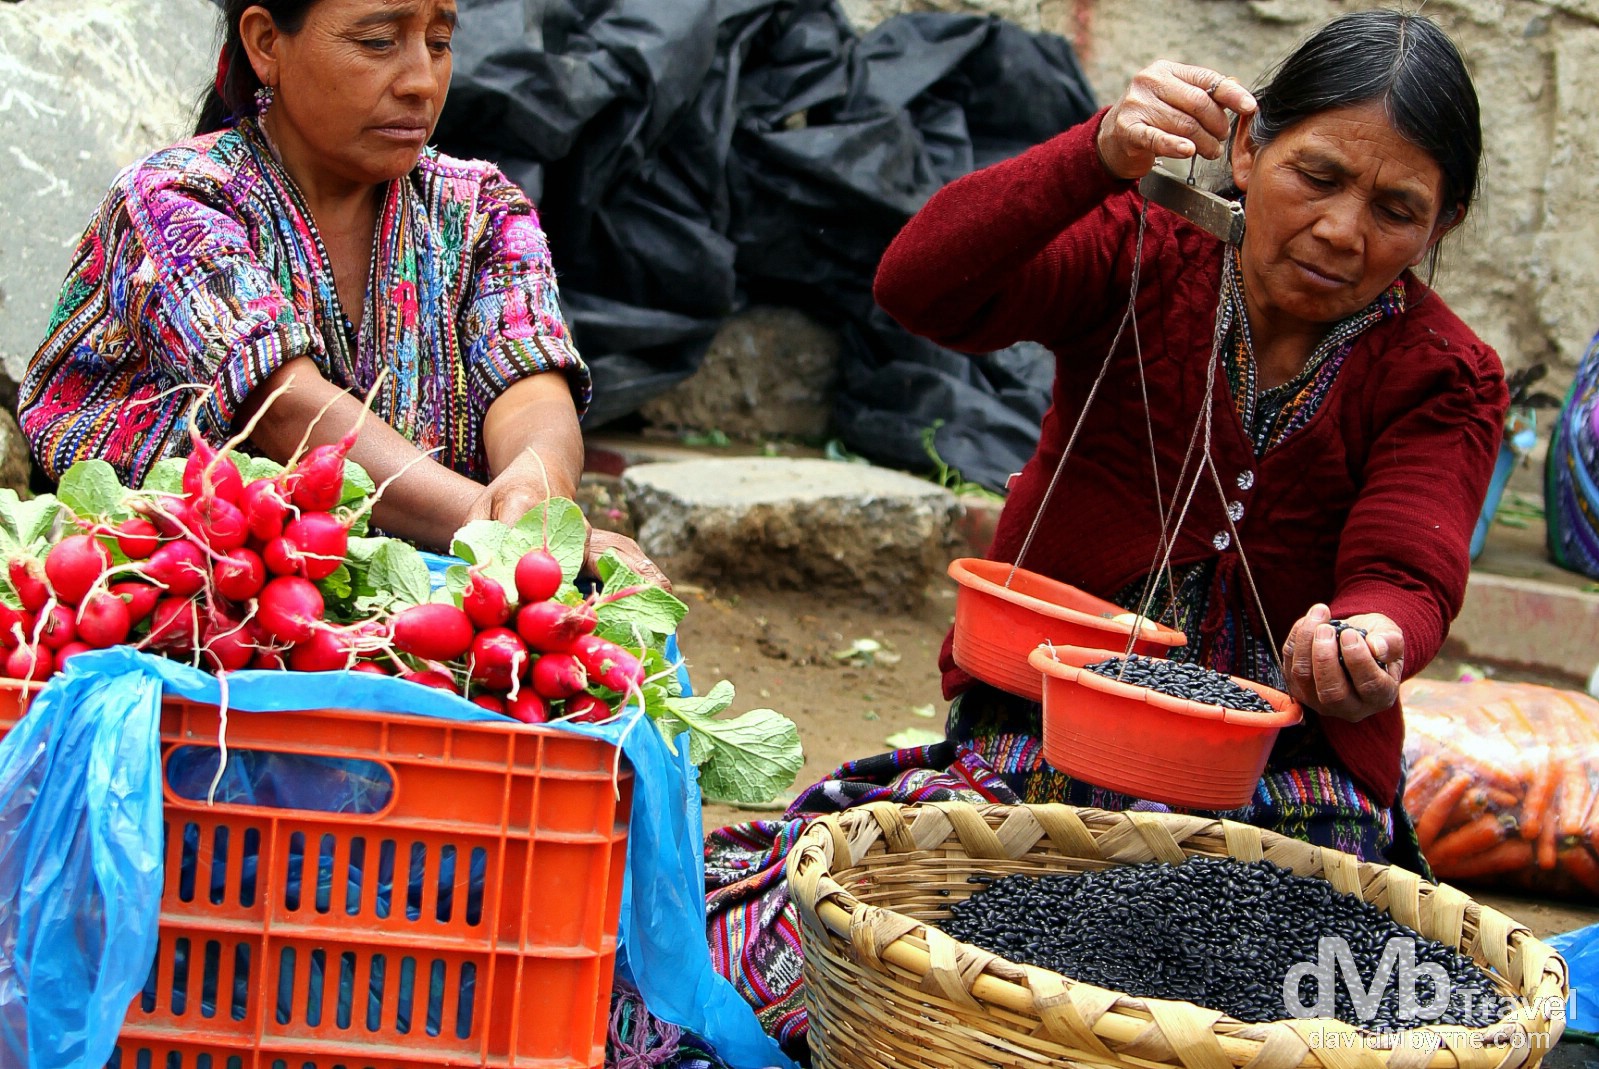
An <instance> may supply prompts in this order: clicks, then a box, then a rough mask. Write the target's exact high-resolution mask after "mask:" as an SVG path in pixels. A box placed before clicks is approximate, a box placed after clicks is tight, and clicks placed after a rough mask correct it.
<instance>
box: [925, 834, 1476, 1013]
mask: <svg viewBox="0 0 1599 1069" xmlns="http://www.w3.org/2000/svg"><path fill="white" fill-rule="evenodd" d="M968 881H969V882H974V883H980V882H984V881H985V878H984V877H981V876H971V877H968ZM943 928H944V930H945V931H946V932H948V933H949V934H950V935H951V936H953V937H954V938H956V939H960V940H962V941H965V942H968V943H972V944H974V945H976V946H980V947H983V948H984V949H986V950H989V951H992V952H993V953H996V954H1001V955H1003V956H1004V957H1006V958H1009V959H1010V960H1012V961H1017V962H1023V963H1026V964H1030V965H1036V966H1038V967H1040V968H1045V969H1050V970H1053V971H1055V972H1059V973H1061V974H1063V975H1066V976H1070V977H1073V978H1075V979H1078V980H1082V981H1084V982H1087V983H1092V984H1097V985H1100V986H1103V987H1107V988H1111V989H1113V990H1117V991H1121V992H1124V993H1126V994H1129V995H1133V996H1135V997H1141V998H1169V999H1182V1000H1185V1001H1189V1002H1193V1003H1196V1004H1198V1005H1202V1006H1207V1007H1210V1008H1212V1009H1215V1010H1219V1011H1221V1012H1223V1013H1227V1014H1230V1015H1231V1016H1233V1017H1236V1018H1238V1019H1239V1020H1242V1021H1250V1022H1255V1021H1276V1020H1281V1019H1283V1018H1286V1017H1290V1016H1293V1015H1294V1012H1295V1007H1292V1006H1290V1005H1288V1004H1287V1002H1286V1000H1285V989H1284V983H1285V981H1286V979H1287V977H1288V976H1289V975H1290V969H1292V968H1293V967H1294V966H1295V965H1296V964H1299V963H1306V964H1307V965H1310V966H1315V965H1317V963H1318V962H1319V961H1323V959H1322V958H1321V957H1320V951H1321V945H1320V940H1321V938H1322V937H1324V936H1334V937H1338V938H1340V939H1342V940H1343V943H1344V945H1346V946H1347V947H1348V961H1349V962H1350V963H1352V964H1353V965H1354V967H1355V969H1356V971H1357V972H1358V974H1359V976H1358V978H1357V980H1358V984H1359V986H1360V990H1361V991H1362V992H1371V993H1372V994H1373V995H1374V996H1376V997H1375V998H1374V1000H1373V1002H1371V1003H1367V1004H1366V1005H1365V1006H1364V1009H1365V1010H1367V1011H1370V1012H1368V1013H1367V1014H1366V1015H1364V1016H1363V1015H1362V1013H1361V1012H1360V1011H1361V1009H1362V1007H1361V1006H1359V1005H1357V1003H1356V1000H1355V997H1354V996H1355V992H1354V991H1353V990H1352V989H1351V984H1350V982H1349V980H1348V978H1347V977H1346V976H1345V975H1344V974H1343V973H1342V972H1341V968H1343V967H1342V966H1339V965H1338V964H1336V963H1335V961H1334V960H1332V959H1331V958H1328V959H1325V961H1324V970H1321V971H1323V976H1324V978H1323V979H1322V980H1320V981H1316V979H1315V977H1314V976H1312V977H1307V978H1304V979H1302V982H1301V984H1300V992H1299V996H1298V997H1299V999H1300V1000H1301V1001H1302V1002H1304V1003H1306V1004H1312V1003H1314V1002H1315V1000H1316V993H1317V992H1316V985H1317V982H1321V983H1327V984H1329V986H1330V988H1331V990H1332V991H1333V997H1332V1000H1331V1006H1330V1009H1331V1013H1330V1016H1333V1017H1336V1018H1338V1019H1339V1020H1343V1021H1346V1022H1348V1023H1350V1024H1354V1025H1357V1026H1360V1027H1363V1028H1366V1029H1367V1030H1369V1031H1373V1032H1393V1031H1398V1030H1401V1029H1404V1028H1410V1027H1415V1026H1416V1025H1418V1024H1458V1025H1465V1026H1468V1027H1483V1026H1486V1025H1489V1024H1493V1023H1495V1022H1497V1021H1498V1020H1500V1019H1501V1017H1502V1016H1503V1014H1504V1010H1505V1006H1504V1001H1503V998H1502V997H1501V996H1500V995H1499V993H1498V988H1496V987H1495V986H1494V983H1493V981H1492V980H1491V979H1490V978H1489V976H1488V975H1487V973H1485V972H1484V971H1483V970H1482V969H1480V968H1479V967H1478V966H1477V965H1476V964H1475V963H1473V962H1472V961H1471V959H1469V958H1467V957H1465V956H1464V955H1462V954H1460V953H1459V952H1457V951H1455V950H1452V949H1451V948H1449V947H1446V946H1444V945H1443V944H1442V943H1438V942H1436V941H1434V940H1431V939H1427V938H1425V937H1423V936H1421V935H1420V934H1418V933H1417V932H1415V931H1412V930H1411V929H1409V928H1406V927H1404V926H1403V925H1401V924H1399V923H1398V922H1396V921H1394V920H1393V919H1392V918H1391V917H1389V916H1388V915H1387V914H1385V913H1383V912H1382V911H1381V910H1379V909H1377V908H1376V907H1375V906H1373V905H1371V904H1370V903H1368V902H1364V901H1362V900H1360V899H1359V898H1356V897H1355V896H1353V895H1346V894H1341V893H1338V892H1336V891H1334V890H1333V888H1332V885H1331V884H1329V883H1327V882H1326V881H1325V880H1318V879H1313V878H1310V877H1304V876H1296V875H1294V874H1293V873H1291V872H1289V871H1288V870H1286V869H1283V868H1280V867H1279V866H1276V865H1273V864H1271V863H1270V862H1266V861H1256V862H1248V863H1245V862H1240V861H1235V860H1233V859H1231V858H1204V857H1200V858H1191V859H1189V860H1188V861H1187V862H1186V863H1184V864H1182V865H1175V866H1174V865H1167V864H1163V863H1151V864H1146V865H1122V866H1117V867H1113V868H1109V869H1105V870H1103V871H1094V872H1085V873H1080V874H1073V875H1048V876H1039V877H1031V876H1022V875H1012V876H1003V877H994V878H991V882H989V884H988V886H987V887H985V888H984V889H982V890H980V891H977V892H976V893H975V894H973V895H972V896H971V897H970V898H968V899H966V900H965V901H963V902H958V903H956V904H955V905H954V906H952V907H951V908H950V911H949V916H948V919H947V920H945V921H944V922H943ZM1395 939H1399V940H1403V941H1404V942H1403V943H1402V944H1396V946H1395V949H1397V950H1399V951H1400V956H1399V957H1398V958H1397V959H1395V958H1393V954H1394V951H1393V950H1390V949H1389V944H1390V940H1395ZM1406 946H1408V947H1409V948H1411V949H1412V950H1413V951H1414V955H1415V964H1416V966H1417V969H1416V973H1415V978H1414V979H1415V990H1414V995H1415V997H1416V998H1417V999H1418V1000H1419V1001H1420V1004H1421V1007H1420V1008H1421V1009H1423V1010H1424V1011H1425V1010H1426V1008H1427V1007H1428V1006H1429V1005H1430V1003H1431V1001H1432V984H1431V977H1429V976H1428V975H1427V974H1428V972H1429V971H1430V970H1428V969H1424V968H1422V966H1437V967H1438V968H1439V969H1441V970H1442V973H1443V975H1444V976H1445V977H1447V982H1448V992H1449V1000H1448V1005H1447V1007H1442V1008H1441V1009H1442V1012H1441V1014H1438V1015H1435V1016H1432V1017H1430V1018H1427V1019H1417V1018H1415V1017H1407V1016H1406V1015H1405V1013H1406V1012H1407V1004H1406V1003H1405V1001H1404V1000H1403V999H1402V998H1401V996H1403V995H1408V994H1411V993H1412V992H1411V991H1410V990H1409V988H1408V986H1407V983H1406V981H1407V980H1408V979H1409V978H1408V977H1406V976H1405V975H1404V969H1403V967H1402V966H1403V953H1404V950H1403V948H1404V947H1406ZM1385 954H1388V955H1390V964H1391V965H1392V966H1393V969H1392V976H1391V978H1390V981H1389V983H1388V984H1387V985H1386V986H1385V987H1383V988H1382V990H1380V991H1372V987H1373V978H1374V977H1375V975H1376V972H1377V969H1378V967H1379V965H1380V963H1381V962H1382V960H1383V958H1384V955H1385ZM1303 971H1304V970H1301V972H1303ZM1411 1008H1414V1007H1411Z"/></svg>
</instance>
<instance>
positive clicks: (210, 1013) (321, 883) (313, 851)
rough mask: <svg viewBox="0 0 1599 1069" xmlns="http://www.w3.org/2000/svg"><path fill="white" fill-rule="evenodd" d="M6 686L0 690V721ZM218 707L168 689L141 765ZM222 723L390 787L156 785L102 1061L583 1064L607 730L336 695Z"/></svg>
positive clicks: (617, 859)
mask: <svg viewBox="0 0 1599 1069" xmlns="http://www.w3.org/2000/svg"><path fill="white" fill-rule="evenodd" d="M19 695H20V689H19V688H18V687H17V686H16V685H15V684H12V685H10V686H8V687H6V688H5V689H4V690H3V691H0V729H9V728H10V727H11V726H12V725H13V724H14V723H15V722H16V716H17V712H18V710H17V706H18V701H17V699H18V697H19ZM217 727H218V715H217V710H216V709H215V707H212V706H204V705H196V704H192V703H189V702H184V701H177V700H170V699H169V700H168V701H167V702H166V704H165V707H164V709H163V711H162V716H161V742H162V760H163V765H164V766H165V764H166V763H167V762H169V761H170V760H171V757H172V754H173V752H174V751H175V750H176V749H177V748H178V747H182V746H203V747H207V748H210V749H212V750H214V748H215V746H216V741H217ZM227 740H228V747H229V750H230V752H231V751H239V750H257V751H272V752H277V753H296V754H310V755H316V756H322V757H340V758H358V759H362V760H366V761H370V762H374V763H376V764H378V765H381V766H382V767H383V768H384V769H386V770H387V772H388V775H389V777H390V779H391V780H392V783H393V789H392V792H391V795H390V797H389V799H388V803H387V805H386V806H384V807H383V809H382V810H381V811H380V812H377V813H375V814H372V815H366V816H357V815H349V814H339V813H328V812H316V811H310V810H291V809H269V808H258V807H254V806H245V805H223V804H218V805H216V806H207V805H206V804H205V802H204V800H203V799H202V800H200V801H190V800H187V799H185V798H181V797H179V796H177V795H176V794H175V793H174V792H173V790H172V788H171V784H170V783H168V784H167V785H166V791H165V795H166V804H165V813H164V818H165V819H164V830H165V839H166V841H165V859H164V861H165V868H166V872H165V886H164V889H163V892H162V897H161V924H160V931H159V947H158V950H157V954H156V961H155V964H154V967H153V969H152V971H151V977H152V982H149V983H147V984H146V986H145V990H144V992H143V993H142V994H141V995H140V996H138V997H136V998H135V999H134V1001H133V1004H132V1006H131V1007H130V1008H129V1010H128V1016H127V1019H126V1021H125V1023H124V1026H123V1031H122V1034H121V1037H120V1040H119V1043H118V1047H117V1054H116V1056H115V1057H114V1058H113V1059H112V1063H111V1064H112V1065H114V1066H116V1065H120V1067H121V1069H335V1067H338V1069H395V1067H402V1066H404V1067H410V1066H417V1067H421V1066H443V1065H449V1066H495V1067H499V1066H505V1067H512V1066H538V1067H548V1069H554V1067H568V1066H573V1067H576V1066H596V1067H597V1066H601V1065H603V1064H604V1060H605V1036H606V1027H607V1024H608V1020H609V1012H608V1011H609V1003H610V991H611V975H612V969H613V966H614V964H615V958H616V929H617V921H618V914H619V911H620V909H621V897H622V875H623V870H624V866H625V863H626V859H627V823H628V813H629V804H630V801H631V794H632V775H631V772H630V771H629V769H628V766H627V764H626V763H625V762H622V763H621V764H620V766H618V763H617V760H616V757H617V753H616V749H615V747H613V746H611V745H610V744H608V743H605V742H601V741H598V740H594V739H590V738H586V737H583V736H580V735H575V734H571V733H568V732H563V731H559V730H555V729H549V728H528V727H524V726H520V725H509V724H506V725H502V724H498V723H490V724H483V723H456V722H452V721H445V720H436V719H432V718H428V717H414V716H395V715H390V714H382V713H368V712H343V711H341V712H337V713H329V712H321V711H315V712H305V713H288V712H282V713H263V714H253V713H245V712H240V711H237V710H234V711H231V712H230V713H229V717H228V733H227ZM251 860H253V861H254V863H255V870H254V874H253V878H247V877H246V871H247V869H248V868H249V866H248V864H247V862H248V861H251ZM186 869H187V870H188V872H191V873H192V876H186V875H185V870H186ZM295 869H297V870H298V871H292V870H295ZM474 872H476V873H477V874H479V875H478V878H476V879H474ZM385 878H386V879H387V882H388V883H389V887H388V888H387V890H386V893H385V890H384V888H382V887H381V886H380V883H382V882H383V880H384V879H385ZM318 973H320V977H319V980H320V982H316V979H317V978H316V974H318ZM236 980H243V981H245V982H239V983H236V982H235V981H236ZM341 995H342V998H341ZM341 1002H342V1003H343V1005H344V1007H345V1009H344V1011H343V1012H341ZM207 1003H209V1005H207ZM430 1018H432V1019H430Z"/></svg>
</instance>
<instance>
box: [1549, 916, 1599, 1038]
mask: <svg viewBox="0 0 1599 1069" xmlns="http://www.w3.org/2000/svg"><path fill="white" fill-rule="evenodd" d="M1544 941H1545V942H1546V943H1548V944H1549V945H1550V946H1552V947H1554V948H1555V949H1556V950H1558V951H1559V952H1560V955H1561V957H1563V958H1565V959H1566V967H1567V968H1568V969H1569V970H1570V974H1569V980H1570V983H1571V1004H1570V1006H1569V1007H1568V1010H1567V1012H1568V1013H1569V1014H1570V1016H1568V1017H1567V1018H1566V1028H1567V1030H1568V1031H1573V1032H1584V1033H1586V1034H1588V1035H1590V1036H1592V1035H1594V1034H1595V1033H1599V924H1590V925H1588V927H1586V928H1578V929H1577V930H1576V931H1572V932H1561V933H1560V934H1559V935H1552V936H1550V937H1549V938H1548V939H1546V940H1544Z"/></svg>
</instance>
